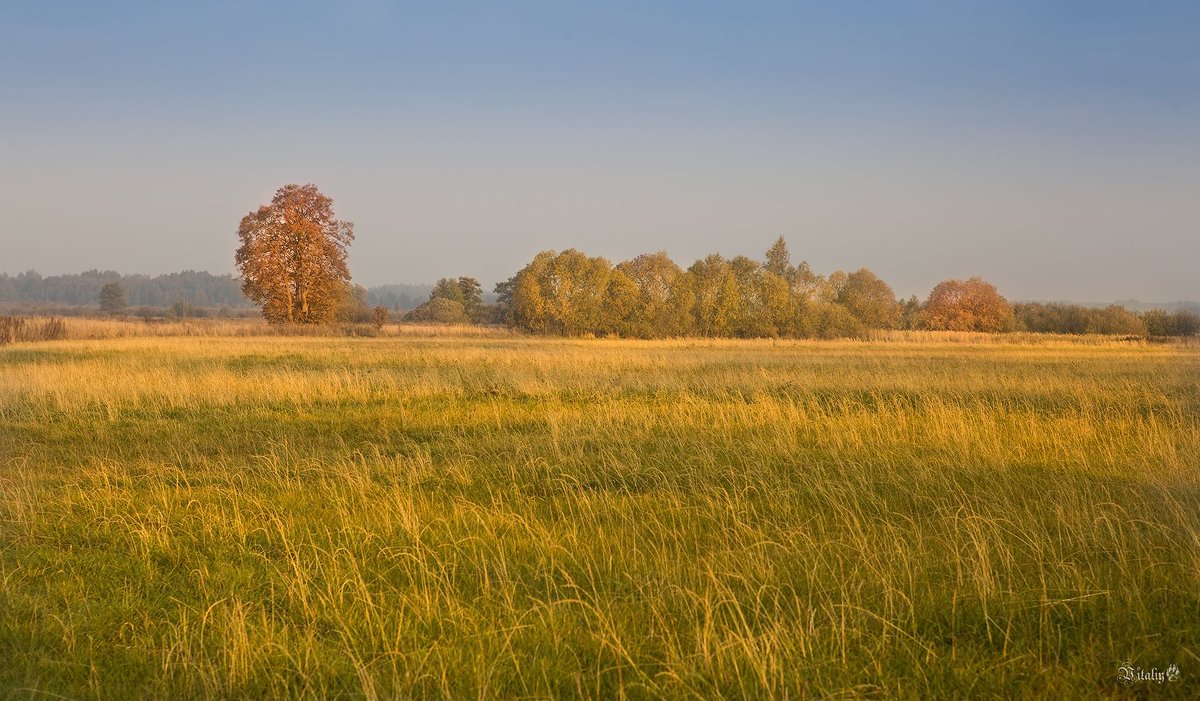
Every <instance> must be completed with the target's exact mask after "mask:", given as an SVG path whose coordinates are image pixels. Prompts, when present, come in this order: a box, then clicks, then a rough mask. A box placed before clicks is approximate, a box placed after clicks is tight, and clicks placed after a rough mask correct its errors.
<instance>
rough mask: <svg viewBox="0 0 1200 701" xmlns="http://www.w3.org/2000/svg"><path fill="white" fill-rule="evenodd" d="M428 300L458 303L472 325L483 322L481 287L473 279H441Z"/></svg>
mask: <svg viewBox="0 0 1200 701" xmlns="http://www.w3.org/2000/svg"><path fill="white" fill-rule="evenodd" d="M429 298H430V299H448V300H451V301H454V302H458V303H459V304H461V305H463V309H465V310H466V314H467V317H468V318H469V319H470V320H471V322H472V323H479V322H481V321H482V320H483V286H482V285H480V284H479V281H478V280H476V279H475V278H473V277H460V278H457V279H455V278H442V279H441V280H438V281H437V284H436V285H434V286H433V291H432V292H430V293H429Z"/></svg>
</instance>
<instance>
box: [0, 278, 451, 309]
mask: <svg viewBox="0 0 1200 701" xmlns="http://www.w3.org/2000/svg"><path fill="white" fill-rule="evenodd" d="M112 282H116V283H119V284H120V285H121V288H122V289H123V291H124V293H125V301H126V303H127V304H128V305H129V306H130V307H158V308H168V307H175V306H177V305H185V306H188V307H197V308H202V309H209V310H216V309H221V308H225V309H229V310H234V311H239V310H246V311H249V310H252V309H256V306H255V305H254V304H253V303H252V302H251V301H250V300H248V299H246V297H245V295H243V294H242V283H241V281H239V280H238V279H237V278H235V277H234V276H232V275H213V274H212V273H206V272H199V271H195V270H185V271H183V272H181V273H169V274H166V275H154V276H150V275H121V274H120V273H117V272H114V271H111V270H104V271H101V270H88V271H86V272H83V273H77V274H73V275H49V276H46V277H42V276H41V275H39V274H38V273H36V272H34V271H29V272H25V273H18V274H16V275H9V274H7V273H0V305H6V306H17V305H24V306H34V307H37V306H61V307H76V306H78V307H95V306H97V299H98V298H99V295H100V290H101V289H103V287H104V286H105V285H107V284H109V283H112ZM432 289H433V285H380V286H378V287H369V288H367V303H368V304H370V305H371V306H373V307H374V306H381V307H386V308H388V309H390V310H394V311H403V310H408V309H412V308H413V307H416V306H417V305H419V304H421V303H422V302H424V301H425V300H427V299H429V293H430V291H431V290H432Z"/></svg>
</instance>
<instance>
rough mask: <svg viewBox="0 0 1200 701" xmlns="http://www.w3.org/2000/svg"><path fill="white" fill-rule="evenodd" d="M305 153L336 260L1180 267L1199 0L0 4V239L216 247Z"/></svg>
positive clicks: (1185, 239) (1194, 284)
mask: <svg viewBox="0 0 1200 701" xmlns="http://www.w3.org/2000/svg"><path fill="white" fill-rule="evenodd" d="M290 182H295V183H305V182H313V183H316V184H317V185H318V186H319V187H320V188H321V189H322V190H323V191H324V192H325V193H326V194H328V195H330V196H331V197H333V199H334V203H335V207H336V209H337V211H338V214H339V215H340V216H341V217H343V218H346V219H350V220H352V221H354V222H355V224H356V228H357V235H358V240H357V241H356V242H355V244H354V246H353V248H352V251H351V261H350V262H351V269H352V271H353V272H354V275H355V278H356V280H357V281H358V282H362V283H364V284H368V285H373V284H381V283H386V282H431V281H433V280H435V279H437V278H438V277H442V276H449V275H456V276H457V275H472V276H476V277H479V278H480V279H482V280H484V281H485V282H486V283H491V282H494V281H496V280H498V279H503V278H506V277H508V276H509V275H511V274H512V273H513V272H515V271H516V270H517V269H519V268H520V267H521V266H522V265H523V264H524V263H525V262H527V261H528V260H529V259H530V258H531V257H532V256H533V255H534V254H535V253H536V252H537V251H539V250H542V249H546V248H554V249H563V248H570V247H574V248H578V249H580V250H583V251H585V252H588V253H590V254H593V255H604V256H606V257H608V258H610V259H611V260H613V261H614V262H616V261H619V260H622V259H625V258H629V257H632V256H634V255H636V254H638V253H641V252H647V251H655V250H659V249H665V250H666V251H667V252H668V253H670V254H671V255H672V257H674V258H675V259H676V261H677V262H679V263H681V264H682V265H684V266H685V267H686V266H687V265H689V264H690V263H691V262H692V261H693V260H695V259H696V258H698V257H701V256H703V255H705V254H707V253H710V252H720V253H723V254H726V255H736V254H747V255H753V256H755V257H760V256H761V253H762V252H763V251H765V250H766V248H767V247H768V246H769V245H770V243H771V242H772V241H773V240H774V239H775V237H777V236H779V235H783V236H784V237H786V238H787V240H788V242H789V245H790V247H791V249H792V253H793V257H794V258H797V259H800V258H803V259H807V260H808V261H809V262H810V263H811V264H812V265H813V267H814V268H815V269H816V270H817V271H819V272H826V273H827V272H830V271H832V270H834V269H838V268H841V269H856V268H858V267H861V266H867V267H870V268H872V269H873V270H875V271H876V272H878V273H879V274H880V275H881V276H883V277H884V279H886V280H888V281H889V282H890V283H891V284H892V286H893V287H894V288H895V289H896V291H897V293H898V294H901V295H905V296H907V295H908V294H914V293H915V294H917V295H919V296H924V295H925V294H926V293H928V291H929V289H930V288H931V287H932V286H933V285H934V284H935V283H937V282H938V281H939V280H942V279H945V278H949V277H960V278H961V277H967V276H970V275H982V276H983V277H985V278H987V279H989V280H991V281H993V282H995V283H996V284H997V285H998V286H999V287H1000V289H1001V291H1002V292H1004V293H1005V294H1007V295H1008V296H1009V297H1010V298H1013V299H1073V300H1081V301H1083V300H1086V301H1102V300H1112V299H1120V298H1139V299H1142V300H1146V301H1171V300H1178V299H1193V300H1194V299H1200V275H1198V273H1200V2H1196V0H1185V1H1183V2H1170V1H1167V0H1163V1H1156V2H1150V3H1137V2H1096V1H1095V0H1090V1H1087V2H1066V1H1055V2H1044V1H1041V0H1038V1H1036V2H1019V1H1013V0H1005V1H997V2H972V1H970V0H962V1H959V2H949V1H944V2H941V1H938V2H934V1H931V2H922V3H900V2H885V1H883V0H862V1H847V2H825V3H812V4H809V3H802V2H798V1H792V2H752V1H749V0H746V1H742V2H734V1H730V2H706V1H704V0H689V1H683V0H680V1H678V2H652V1H649V0H642V1H631V2H625V1H623V0H622V1H612V0H609V1H604V2H599V1H597V2H571V1H568V0H541V1H517V2H454V1H448V0H439V1H431V2H422V3H399V2H395V3H392V2H373V1H367V0H363V1H353V0H350V1H343V2H286V3H283V2H280V3H268V2H255V1H253V0H243V1H239V2H219V1H214V2H197V3H183V2H179V3H168V2H158V1H153V2H152V1H149V0H145V1H125V2H120V1H114V2H70V1H60V2H44V1H42V0H5V1H4V3H3V11H2V12H0V214H2V218H0V271H7V272H10V273H13V272H18V271H21V270H25V269H29V268H34V269H37V270H38V271H40V272H42V273H43V274H54V273H62V272H78V271H81V270H84V269H89V268H100V269H116V270H119V271H122V272H145V273H161V272H171V271H176V270H183V269H197V270H210V271H213V272H232V271H233V252H234V249H235V247H236V236H235V231H236V228H237V224H238V221H239V219H240V218H241V217H242V216H243V215H244V214H245V213H246V212H248V211H249V210H251V209H253V208H255V207H257V206H258V205H259V204H261V203H264V202H266V201H267V200H269V199H270V197H271V195H272V193H273V192H274V190H275V189H276V188H277V187H279V186H281V185H284V184H286V183H290Z"/></svg>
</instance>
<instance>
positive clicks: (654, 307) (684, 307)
mask: <svg viewBox="0 0 1200 701" xmlns="http://www.w3.org/2000/svg"><path fill="white" fill-rule="evenodd" d="M616 269H617V270H618V271H620V272H621V273H622V274H624V275H625V276H626V277H628V278H629V279H630V280H631V281H632V282H633V283H634V285H636V287H637V290H638V303H637V305H636V307H635V310H634V312H633V317H632V319H631V320H630V323H631V333H632V335H636V336H640V337H643V338H651V337H664V336H677V335H680V334H681V333H686V331H685V327H686V325H687V324H686V319H687V317H689V316H690V315H691V306H692V301H691V297H690V295H689V294H688V293H687V287H688V285H687V280H685V279H683V278H684V271H683V270H681V269H680V267H679V266H678V265H676V264H675V262H674V261H672V260H671V259H670V257H668V256H667V254H666V252H665V251H659V252H657V253H643V254H642V255H640V256H637V257H636V258H633V259H632V260H627V261H625V262H623V263H621V264H620V265H618V266H617V268H616Z"/></svg>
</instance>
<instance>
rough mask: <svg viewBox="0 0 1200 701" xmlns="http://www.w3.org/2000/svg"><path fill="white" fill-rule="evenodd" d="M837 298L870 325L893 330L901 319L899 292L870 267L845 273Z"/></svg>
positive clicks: (875, 327)
mask: <svg viewBox="0 0 1200 701" xmlns="http://www.w3.org/2000/svg"><path fill="white" fill-rule="evenodd" d="M835 301H836V302H837V303H838V304H840V305H842V306H843V307H845V308H846V309H847V310H849V311H850V313H851V314H853V315H854V316H855V318H857V319H858V320H859V321H861V322H862V323H863V325H865V326H866V327H868V328H874V329H890V328H894V327H895V326H896V324H897V323H898V322H899V321H900V305H899V304H898V303H897V302H896V293H895V292H893V291H892V288H891V287H890V286H889V285H888V284H887V283H886V282H884V281H883V280H881V279H880V278H879V276H878V275H876V274H875V273H873V272H871V271H870V270H868V269H867V268H860V269H858V270H857V271H855V272H853V273H850V274H849V275H847V276H846V279H845V282H844V283H843V284H842V285H841V287H840V289H839V290H838V293H837V297H836V299H835Z"/></svg>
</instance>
